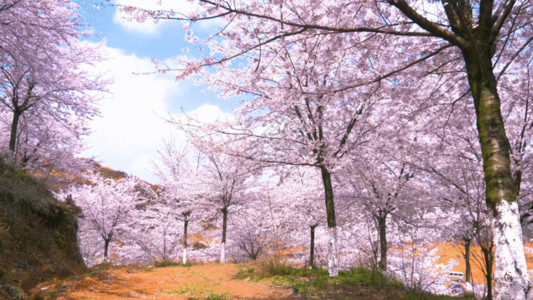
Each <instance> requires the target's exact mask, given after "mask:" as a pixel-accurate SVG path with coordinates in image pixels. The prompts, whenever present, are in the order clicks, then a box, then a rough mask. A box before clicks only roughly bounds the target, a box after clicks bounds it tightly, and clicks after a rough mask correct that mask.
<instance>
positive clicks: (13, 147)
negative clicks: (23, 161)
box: [7, 109, 22, 165]
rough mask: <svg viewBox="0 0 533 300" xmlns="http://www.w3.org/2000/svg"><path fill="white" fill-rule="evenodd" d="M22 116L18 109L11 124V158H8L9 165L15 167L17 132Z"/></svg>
mask: <svg viewBox="0 0 533 300" xmlns="http://www.w3.org/2000/svg"><path fill="white" fill-rule="evenodd" d="M21 115H22V112H20V111H19V110H18V109H15V110H14V111H13V120H12V123H11V135H10V137H9V154H8V155H9V156H8V158H7V163H8V164H12V165H15V163H16V161H15V154H16V150H17V149H16V148H17V131H18V125H19V120H20V116H21Z"/></svg>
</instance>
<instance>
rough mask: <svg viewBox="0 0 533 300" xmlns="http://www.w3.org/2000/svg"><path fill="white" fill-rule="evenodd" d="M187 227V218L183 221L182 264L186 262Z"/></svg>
mask: <svg viewBox="0 0 533 300" xmlns="http://www.w3.org/2000/svg"><path fill="white" fill-rule="evenodd" d="M188 227H189V220H187V219H185V221H184V222H183V257H182V261H183V264H186V263H187V246H188V245H187V228H188Z"/></svg>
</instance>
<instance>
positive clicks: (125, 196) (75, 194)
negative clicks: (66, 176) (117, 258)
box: [63, 174, 140, 265]
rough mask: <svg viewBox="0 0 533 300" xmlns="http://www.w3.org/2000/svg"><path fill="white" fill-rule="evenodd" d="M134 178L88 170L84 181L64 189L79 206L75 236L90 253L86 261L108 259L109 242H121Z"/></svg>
mask: <svg viewBox="0 0 533 300" xmlns="http://www.w3.org/2000/svg"><path fill="white" fill-rule="evenodd" d="M137 183H138V181H137V179H135V178H124V179H120V180H118V181H115V180H114V179H108V178H103V177H101V176H100V175H98V174H91V175H90V176H89V182H88V183H87V184H82V185H77V186H72V187H71V188H70V189H69V190H67V191H64V192H63V194H64V195H70V196H71V197H72V199H73V201H74V203H75V204H76V205H77V206H79V207H80V208H81V216H80V218H79V240H80V248H81V250H82V253H87V254H88V253H93V254H95V256H93V257H86V259H87V258H89V261H87V263H88V264H90V265H91V264H94V263H95V262H97V261H98V260H100V259H102V260H103V261H108V260H109V258H110V251H111V250H112V249H113V247H112V244H113V242H118V241H120V240H122V242H125V239H126V233H127V231H128V226H129V225H130V219H129V214H130V213H131V212H132V211H133V210H134V209H135V205H136V204H137V201H138V200H139V197H140V196H139V194H138V192H137V191H136V189H135V187H136V185H137ZM115 249H116V248H115Z"/></svg>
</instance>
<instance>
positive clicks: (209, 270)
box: [36, 264, 291, 299]
mask: <svg viewBox="0 0 533 300" xmlns="http://www.w3.org/2000/svg"><path fill="white" fill-rule="evenodd" d="M237 272H238V267H237V265H234V264H224V265H221V264H203V265H195V266H191V267H180V266H178V267H164V268H127V267H122V268H112V269H110V270H108V271H105V272H104V273H103V274H102V275H100V276H96V277H91V276H87V277H84V278H79V279H71V280H68V281H58V282H52V283H45V284H42V285H40V286H39V287H38V288H37V289H36V290H37V291H38V292H39V294H40V295H41V296H44V297H45V299H46V298H54V299H132V298H145V299H195V298H198V299H281V298H288V297H290V296H291V291H290V290H287V289H283V288H279V287H273V286H268V285H267V284H265V283H255V282H249V281H247V280H238V279H233V277H234V276H235V274H237Z"/></svg>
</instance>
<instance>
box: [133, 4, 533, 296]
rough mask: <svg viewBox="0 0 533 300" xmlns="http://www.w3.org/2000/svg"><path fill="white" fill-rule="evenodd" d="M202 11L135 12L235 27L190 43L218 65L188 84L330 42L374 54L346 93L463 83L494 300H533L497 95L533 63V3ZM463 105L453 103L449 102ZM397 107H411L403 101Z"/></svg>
mask: <svg viewBox="0 0 533 300" xmlns="http://www.w3.org/2000/svg"><path fill="white" fill-rule="evenodd" d="M198 3H199V6H200V7H201V9H198V10H197V12H196V13H193V14H189V15H186V16H184V15H183V14H181V13H180V12H179V11H156V12H147V11H143V10H132V9H129V11H130V12H132V14H134V15H136V17H138V18H139V19H144V18H146V17H152V18H156V19H179V20H188V21H193V22H194V21H198V20H208V19H209V20H212V19H214V18H220V19H223V20H226V21H227V23H226V26H224V27H223V28H222V29H221V30H220V31H218V32H217V33H215V35H217V36H220V37H222V38H221V39H218V38H213V37H209V38H208V39H205V40H203V39H199V38H198V37H194V36H193V35H190V36H191V39H190V40H191V41H193V42H194V41H199V42H200V43H206V44H207V46H208V47H209V48H210V50H211V51H212V54H220V55H218V56H216V55H215V56H212V57H206V58H203V59H200V60H189V61H187V62H185V69H184V70H183V72H181V74H180V77H182V76H188V75H191V74H193V73H197V72H199V74H200V76H203V78H204V79H206V80H207V81H211V82H213V81H215V80H214V79H213V78H214V77H216V76H217V75H221V74H224V75H227V73H226V72H212V69H209V71H206V72H204V73H202V71H203V70H205V69H204V67H205V66H215V67H221V68H226V69H227V67H228V66H229V62H230V61H231V60H232V59H233V58H236V57H246V58H249V64H248V65H247V66H248V68H249V69H248V70H257V72H256V74H263V73H262V72H261V71H263V70H264V68H263V67H264V66H268V65H269V64H270V62H271V58H272V57H273V56H276V55H278V53H280V52H279V51H266V48H267V47H270V48H273V49H276V50H278V49H280V48H281V49H283V48H285V45H291V47H294V48H295V49H297V48H298V47H297V46H295V45H298V44H300V43H306V42H307V41H308V40H309V38H316V37H317V36H320V35H323V36H336V37H338V38H339V41H342V42H343V43H336V44H332V45H335V46H334V47H335V48H337V49H351V50H353V51H352V52H351V53H350V55H349V56H347V58H346V61H353V59H354V58H356V57H358V55H360V53H365V54H367V53H368V56H367V57H368V59H367V60H366V62H368V64H367V65H366V66H365V67H367V70H368V72H367V73H366V74H365V75H366V76H363V80H361V78H360V77H358V76H354V80H352V81H350V82H345V84H344V88H347V87H353V86H357V85H361V84H364V83H376V82H379V83H383V84H386V83H385V81H386V80H388V79H391V81H390V83H391V84H392V85H394V84H396V83H398V82H400V83H401V82H402V80H401V77H400V76H407V77H409V76H413V77H419V78H420V83H421V82H425V84H429V83H430V82H431V83H437V84H439V82H447V85H448V86H449V87H451V86H452V85H456V83H453V82H452V81H450V80H443V79H445V78H448V79H449V78H451V77H453V78H454V79H455V80H454V81H455V82H459V83H460V85H461V86H462V90H463V93H462V94H464V95H469V96H471V99H472V102H473V104H474V108H475V113H476V124H477V131H478V138H479V140H478V143H479V145H480V147H481V150H482V151H481V152H482V154H483V170H484V175H485V189H486V191H485V197H486V203H487V206H488V207H489V209H490V214H491V217H492V220H493V226H492V228H493V233H494V243H495V251H496V270H495V292H496V293H495V296H496V298H512V299H526V298H528V297H529V296H528V295H529V290H530V287H529V279H528V273H527V267H526V263H525V255H524V253H523V252H524V251H523V243H522V235H521V232H520V223H519V220H518V214H519V212H518V205H517V201H516V200H517V198H518V191H517V189H516V180H515V179H514V178H513V175H512V172H511V159H510V151H511V147H510V144H509V142H508V137H507V134H506V130H505V126H504V122H503V118H502V113H501V99H500V93H499V91H498V90H499V87H501V86H500V83H501V82H504V81H505V79H504V77H507V78H509V79H511V78H517V77H519V76H520V74H523V73H524V71H525V70H526V67H528V64H527V63H526V62H528V61H529V60H530V57H531V47H530V43H531V42H532V41H533V39H532V38H531V24H530V22H529V20H530V19H531V13H532V11H531V10H532V8H531V6H530V5H529V1H503V0H501V1H479V2H478V1H441V2H440V3H438V2H435V1H431V2H426V1H418V2H407V1H405V0H387V1H382V2H376V1H341V2H338V1H329V2H327V1H323V2H320V4H318V3H312V2H309V1H299V0H294V1H283V2H281V1H266V2H265V1H263V2H251V3H249V2H238V3H237V2H224V1H212V0H200V1H198ZM310 8H311V9H310ZM189 28H190V27H189ZM413 44H414V45H416V47H412V45H413ZM279 46H281V47H279ZM350 47H351V48H350ZM387 47H394V49H395V51H387V52H386V54H387V55H385V53H382V50H383V49H385V48H387ZM285 49H286V48H285ZM361 49H362V50H361ZM365 50H368V51H365ZM268 54H271V55H268ZM213 57H216V59H215V58H213ZM233 71H236V70H235V69H234V70H233ZM511 71H513V72H511ZM236 73H237V72H236ZM421 76H424V77H421ZM226 78H232V77H226ZM239 78H240V79H239V80H248V79H243V77H239ZM404 78H405V77H404ZM218 80H225V79H224V77H219V79H218ZM239 80H235V82H239ZM249 80H255V79H249ZM431 85H433V84H431ZM431 85H430V86H431ZM419 86H423V85H419ZM340 89H342V88H338V89H337V90H340ZM460 95H461V94H455V95H451V94H450V95H449V96H450V97H449V98H450V99H453V98H454V97H457V96H459V97H460ZM399 98H403V99H410V98H412V97H410V96H409V95H400V97H399ZM509 101H512V99H509Z"/></svg>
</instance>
